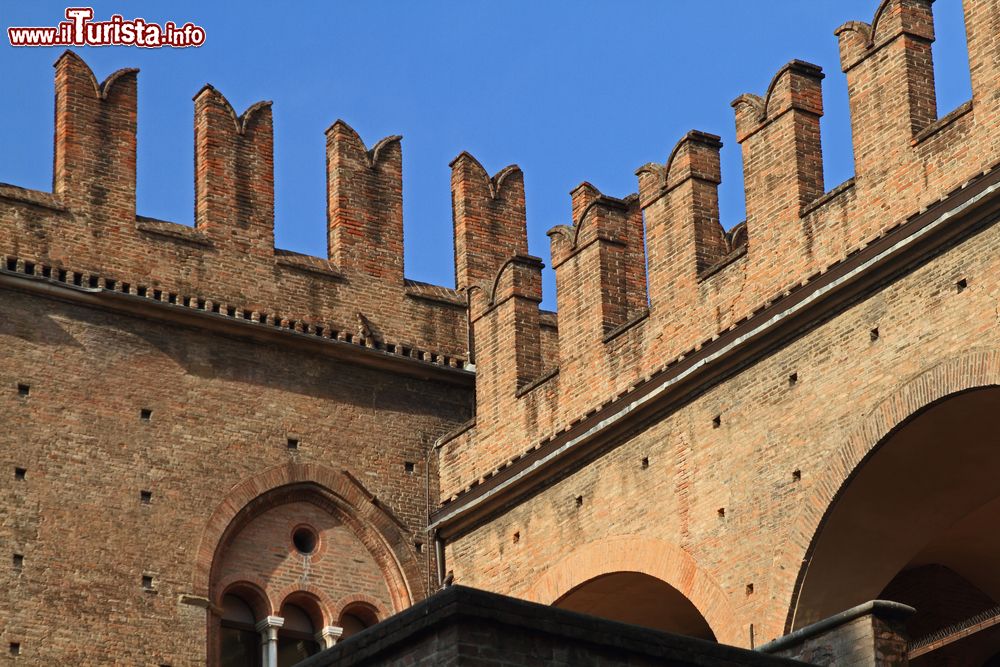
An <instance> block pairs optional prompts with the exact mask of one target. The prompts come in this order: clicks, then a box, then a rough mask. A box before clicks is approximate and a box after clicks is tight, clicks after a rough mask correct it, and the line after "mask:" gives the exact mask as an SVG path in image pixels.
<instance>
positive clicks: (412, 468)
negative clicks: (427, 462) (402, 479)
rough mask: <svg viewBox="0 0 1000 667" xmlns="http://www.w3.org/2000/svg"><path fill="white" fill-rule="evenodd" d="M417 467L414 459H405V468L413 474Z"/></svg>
mask: <svg viewBox="0 0 1000 667" xmlns="http://www.w3.org/2000/svg"><path fill="white" fill-rule="evenodd" d="M416 469H417V464H416V463H414V462H413V461H405V462H404V463H403V470H405V471H406V472H408V473H410V474H413V472H414V471H416Z"/></svg>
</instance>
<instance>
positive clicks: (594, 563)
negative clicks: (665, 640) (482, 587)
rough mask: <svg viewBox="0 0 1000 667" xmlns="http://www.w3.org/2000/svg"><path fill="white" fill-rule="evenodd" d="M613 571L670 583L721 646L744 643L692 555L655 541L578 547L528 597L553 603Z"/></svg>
mask: <svg viewBox="0 0 1000 667" xmlns="http://www.w3.org/2000/svg"><path fill="white" fill-rule="evenodd" d="M612 572H641V573H642V574H648V575H649V576H651V577H655V578H657V579H659V580H661V581H663V582H665V583H667V584H669V585H670V586H672V587H674V588H676V589H677V590H678V591H679V592H680V593H681V594H682V595H684V597H686V598H687V599H688V600H689V601H690V602H691V604H693V605H694V606H695V608H697V609H698V611H699V612H700V613H701V615H702V616H703V617H704V618H705V620H706V621H707V622H708V625H709V627H711V628H712V632H714V633H715V636H716V638H717V639H718V640H719V641H720V642H722V643H725V644H734V645H739V644H740V641H741V636H742V635H741V633H740V627H739V623H738V621H737V617H736V613H735V612H734V610H733V608H732V605H731V604H730V601H729V599H728V598H727V597H726V594H725V593H724V592H723V590H722V588H721V587H720V586H719V585H718V584H717V583H716V582H715V580H714V579H712V577H711V576H710V575H709V574H708V573H707V572H706V571H705V570H704V569H702V568H701V567H699V566H698V564H697V562H696V561H695V560H694V558H693V557H692V556H691V555H690V554H689V553H688V552H686V551H684V550H683V549H681V548H680V547H678V546H676V545H674V544H671V543H670V542H665V541H663V540H659V539H655V538H649V537H640V536H632V535H622V536H619V537H612V538H607V539H601V540H595V541H593V542H590V543H588V544H585V545H584V546H582V547H578V548H576V549H574V550H573V551H572V552H571V553H570V554H568V555H567V556H565V557H563V558H562V560H560V561H558V562H557V563H555V564H554V565H552V566H550V567H549V568H548V569H547V570H546V571H545V573H544V574H543V575H542V576H541V578H540V579H538V580H537V581H536V582H535V583H534V584H533V585H532V586H531V588H530V589H528V591H527V592H526V594H525V595H524V597H525V599H527V600H531V601H532V602H538V603H541V604H552V603H554V602H555V601H556V600H558V599H559V598H561V597H562V596H563V595H565V594H566V593H568V592H569V591H571V590H573V589H574V588H576V587H577V586H579V585H580V584H583V583H585V582H587V581H590V580H591V579H594V578H595V577H599V576H601V575H604V574H610V573H612Z"/></svg>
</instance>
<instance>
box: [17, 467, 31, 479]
mask: <svg viewBox="0 0 1000 667" xmlns="http://www.w3.org/2000/svg"><path fill="white" fill-rule="evenodd" d="M27 475H28V471H27V470H26V469H25V468H14V479H16V480H18V481H21V480H23V479H24V478H25V477H27Z"/></svg>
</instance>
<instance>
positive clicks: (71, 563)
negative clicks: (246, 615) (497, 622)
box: [0, 288, 469, 667]
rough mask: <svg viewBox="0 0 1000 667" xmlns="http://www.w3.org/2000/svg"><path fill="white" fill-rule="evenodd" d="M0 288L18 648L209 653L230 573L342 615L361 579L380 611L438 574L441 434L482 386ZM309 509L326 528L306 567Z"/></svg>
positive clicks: (77, 653)
mask: <svg viewBox="0 0 1000 667" xmlns="http://www.w3.org/2000/svg"><path fill="white" fill-rule="evenodd" d="M0 295H2V298H0V339H2V340H3V346H4V349H5V350H6V352H7V353H6V354H4V355H2V359H0V387H2V388H3V389H2V392H0V421H2V423H3V424H4V429H3V436H2V447H0V469H2V470H3V483H2V485H0V489H2V500H0V502H2V504H3V505H2V506H3V508H4V511H3V515H4V517H5V519H4V521H3V522H2V527H0V544H3V545H4V548H5V555H4V559H5V561H4V562H5V563H6V564H7V565H6V566H5V567H4V569H3V570H2V571H0V581H2V585H3V588H4V590H6V591H7V594H6V595H5V596H4V600H3V602H2V603H0V619H2V621H0V639H2V641H3V642H4V644H3V645H4V653H3V655H2V657H0V660H3V661H4V663H5V664H6V662H7V661H8V660H9V661H11V664H14V663H15V662H16V664H22V662H23V664H53V663H58V662H63V661H67V660H72V661H74V662H75V663H76V664H81V665H104V664H108V661H109V659H108V656H110V655H114V656H116V659H117V660H119V661H121V662H123V663H128V664H155V665H159V664H169V665H172V666H173V667H179V666H181V665H204V664H205V659H206V621H207V619H208V618H210V617H211V615H212V612H211V605H218V604H220V602H221V595H222V594H223V592H225V590H226V589H227V588H228V587H229V586H230V584H234V583H237V582H243V583H244V584H250V585H253V586H255V587H256V588H257V589H259V590H263V591H264V592H266V594H267V598H268V604H267V607H269V608H264V609H261V610H260V612H259V613H263V612H266V613H275V614H276V613H277V612H278V611H279V610H280V606H281V604H282V602H283V600H284V599H285V597H287V595H289V594H290V593H292V592H295V591H305V592H307V593H309V594H310V595H311V596H313V597H315V598H316V599H318V600H319V601H320V602H321V607H322V608H323V609H324V610H325V613H324V615H323V619H322V620H323V621H324V622H325V623H327V624H331V625H336V622H337V618H338V615H339V612H340V610H341V608H342V607H343V606H344V605H345V604H346V603H347V602H348V601H349V599H351V596H354V597H357V596H362V598H365V599H370V600H371V601H372V602H374V603H375V604H373V606H374V607H375V608H376V609H379V610H380V612H381V613H382V615H383V617H384V616H385V615H386V614H389V613H393V612H394V611H398V610H399V609H402V608H405V607H406V606H408V605H409V604H411V603H412V602H413V601H414V600H418V599H420V598H422V597H424V596H425V595H426V594H427V591H428V587H429V586H430V585H431V582H430V581H429V579H430V578H431V577H432V576H433V575H432V573H433V572H434V563H433V561H432V554H433V549H430V548H424V546H425V543H426V538H425V536H424V532H423V531H424V526H425V525H426V513H427V498H428V493H429V492H430V493H431V494H433V493H434V492H435V488H434V487H433V486H432V487H431V488H430V490H428V487H427V484H428V480H429V479H430V480H431V482H432V484H433V479H434V475H433V471H432V472H431V476H430V477H428V470H427V468H426V465H427V454H428V448H429V446H430V443H431V442H433V438H434V437H436V435H438V434H440V433H441V432H443V431H445V430H447V429H449V428H452V427H454V426H455V425H457V424H458V423H460V422H461V421H463V420H464V419H467V418H468V414H469V412H468V410H469V400H468V397H469V393H468V392H469V390H468V389H465V388H463V387H461V386H449V385H446V384H441V383H433V382H429V381H426V380H418V379H415V378H407V377H405V376H402V377H401V376H399V375H396V374H392V373H389V372H386V371H378V370H372V369H366V368H363V367H360V366H356V365H349V364H345V363H343V362H340V361H337V360H335V359H324V358H322V357H317V356H316V355H313V354H307V353H303V352H301V351H297V350H295V349H285V348H282V347H281V346H274V345H265V344H261V343H257V342H254V341H252V340H240V339H236V338H229V337H225V336H220V335H218V334H214V333H212V332H210V331H203V330H198V329H192V328H187V327H181V326H177V325H170V324H164V323H162V322H155V321H150V320H148V319H142V318H138V317H130V316H123V315H120V314H117V313H113V312H110V311H104V310H101V309H96V308H93V307H88V306H80V305H75V304H70V303H63V302H61V301H56V300H52V299H49V298H44V297H42V298H40V297H39V296H37V295H33V294H28V293H22V292H20V291H15V290H13V289H8V288H4V289H3V290H2V292H0ZM19 385H25V386H27V387H28V388H29V389H28V392H29V393H28V395H27V396H21V395H19V390H18V386H19ZM143 410H149V411H150V412H149V416H148V421H147V420H145V419H144V418H143V414H144V413H142V411H143ZM289 439H294V440H295V441H297V448H296V449H290V448H289V442H288V441H289ZM407 462H411V463H413V464H414V470H413V471H412V472H407V471H406V463H407ZM15 468H22V469H24V470H25V475H24V479H23V480H16V479H15V472H14V471H15ZM142 491H149V492H150V493H151V495H150V497H149V499H148V503H147V502H145V501H144V500H143V497H142V496H141V492H142ZM255 517H256V518H255ZM271 523H273V524H274V525H273V526H270V524H271ZM299 523H312V524H313V527H314V528H316V529H317V531H319V532H320V535H319V537H320V542H319V544H320V551H319V552H318V553H317V555H316V556H314V557H312V558H311V559H310V561H311V562H310V563H309V566H308V569H306V567H305V565H306V564H305V563H304V561H303V559H302V557H301V556H297V555H296V553H295V551H294V549H293V547H292V545H291V542H290V530H291V528H292V527H293V526H294V525H297V524H299ZM244 524H245V527H243V526H244ZM265 527H270V528H273V530H264V528H265ZM418 542H419V543H420V544H421V547H420V551H418V550H417V543H418ZM217 552H218V554H217ZM12 553H18V554H21V555H23V564H22V567H21V568H20V571H14V570H12V569H11V568H10V566H9V564H10V559H11V554H12ZM213 563H215V565H216V568H215V570H216V571H215V572H212V571H211V570H212V565H213ZM143 576H150V577H151V578H152V579H151V586H152V588H153V590H144V587H143V580H142V577H143ZM210 583H211V587H210V586H209V584H210ZM365 596H367V597H365ZM341 598H343V599H341ZM191 603H193V604H191ZM206 605H209V608H208V609H206ZM207 612H208V613H207ZM81 638H86V641H81ZM10 642H16V643H19V644H20V648H21V655H20V656H19V657H18V658H17V659H16V660H15V659H14V658H11V657H10V656H9V655H8V654H7V651H6V647H7V643H10Z"/></svg>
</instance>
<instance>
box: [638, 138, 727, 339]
mask: <svg viewBox="0 0 1000 667" xmlns="http://www.w3.org/2000/svg"><path fill="white" fill-rule="evenodd" d="M721 148H722V142H721V141H720V140H719V137H717V136H716V135H713V134H707V133H705V132H697V131H692V132H688V133H687V134H686V135H685V136H684V137H683V138H682V139H681V140H680V141H679V142H678V143H677V145H676V146H675V147H674V149H673V150H672V151H671V153H670V156H669V157H668V158H667V162H666V164H665V165H659V164H655V163H654V164H649V165H645V166H643V167H640V168H639V169H638V170H637V172H636V175H637V176H638V179H639V200H640V201H641V202H642V206H643V211H644V214H645V218H646V247H647V251H648V255H649V300H650V302H651V304H652V309H653V312H654V313H655V314H656V316H657V317H658V318H660V319H661V320H664V319H667V318H672V317H674V318H675V317H677V316H678V315H679V314H680V313H682V312H683V311H684V310H685V306H686V305H688V303H689V302H690V301H691V300H692V299H693V298H694V297H695V294H696V285H697V281H698V276H699V274H700V273H701V272H703V271H704V270H706V269H707V268H709V267H710V266H712V265H714V264H715V263H716V262H718V261H719V260H720V259H721V258H722V257H723V256H724V255H725V254H726V251H727V246H726V242H725V233H724V231H723V229H722V225H721V224H720V221H719V198H718V186H719V183H721V182H722V171H721V163H720V159H719V151H720V149H721Z"/></svg>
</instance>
